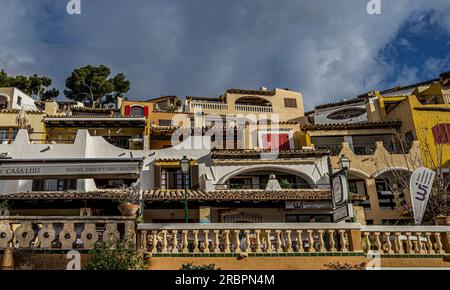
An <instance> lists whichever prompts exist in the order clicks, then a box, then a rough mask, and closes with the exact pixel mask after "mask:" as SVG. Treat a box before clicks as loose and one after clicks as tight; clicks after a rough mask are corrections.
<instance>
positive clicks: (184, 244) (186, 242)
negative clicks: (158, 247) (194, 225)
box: [182, 230, 189, 253]
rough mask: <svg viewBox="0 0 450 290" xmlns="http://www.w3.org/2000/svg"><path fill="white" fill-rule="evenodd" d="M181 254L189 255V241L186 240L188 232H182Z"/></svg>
mask: <svg viewBox="0 0 450 290" xmlns="http://www.w3.org/2000/svg"><path fill="white" fill-rule="evenodd" d="M182 233H183V253H189V247H188V245H189V240H188V234H189V231H188V230H183V231H182Z"/></svg>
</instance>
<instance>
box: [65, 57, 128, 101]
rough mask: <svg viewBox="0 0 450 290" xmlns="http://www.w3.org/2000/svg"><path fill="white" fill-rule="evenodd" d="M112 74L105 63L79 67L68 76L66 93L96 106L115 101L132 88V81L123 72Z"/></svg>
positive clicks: (69, 96) (73, 98) (70, 96)
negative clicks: (112, 75)
mask: <svg viewBox="0 0 450 290" xmlns="http://www.w3.org/2000/svg"><path fill="white" fill-rule="evenodd" d="M110 74H111V70H110V69H109V68H108V67H106V66H104V65H99V66H98V67H97V66H93V65H87V66H84V67H80V68H77V69H75V70H73V72H72V74H71V75H70V77H69V78H67V80H66V87H67V89H66V90H64V94H65V95H66V97H67V98H68V99H71V100H74V101H77V102H83V103H85V104H87V105H89V106H92V107H94V108H95V107H103V106H106V105H108V104H111V103H115V101H116V99H117V98H118V97H121V96H122V95H123V94H125V93H126V92H128V91H129V90H130V81H128V80H127V79H126V77H125V75H124V74H123V73H119V74H117V75H116V76H114V77H112V78H110Z"/></svg>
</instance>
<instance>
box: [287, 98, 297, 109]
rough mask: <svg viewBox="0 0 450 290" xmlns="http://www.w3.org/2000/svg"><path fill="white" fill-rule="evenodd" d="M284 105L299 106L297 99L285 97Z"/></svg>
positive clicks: (289, 106) (288, 106)
mask: <svg viewBox="0 0 450 290" xmlns="http://www.w3.org/2000/svg"><path fill="white" fill-rule="evenodd" d="M284 106H285V107H286V108H297V99H288V98H285V99H284Z"/></svg>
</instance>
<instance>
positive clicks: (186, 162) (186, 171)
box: [180, 156, 190, 223]
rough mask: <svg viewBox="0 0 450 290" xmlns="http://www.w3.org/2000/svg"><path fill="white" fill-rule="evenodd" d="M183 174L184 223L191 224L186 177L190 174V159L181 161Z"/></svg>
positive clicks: (185, 158) (184, 158) (184, 157)
mask: <svg viewBox="0 0 450 290" xmlns="http://www.w3.org/2000/svg"><path fill="white" fill-rule="evenodd" d="M180 166H181V174H182V175H183V185H184V222H185V223H189V212H188V200H187V188H186V187H187V184H186V176H187V175H188V174H189V167H190V164H189V159H187V157H186V156H183V158H181V160H180Z"/></svg>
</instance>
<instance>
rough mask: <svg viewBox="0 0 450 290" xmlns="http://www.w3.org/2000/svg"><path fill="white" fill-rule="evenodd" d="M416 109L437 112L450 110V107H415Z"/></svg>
mask: <svg viewBox="0 0 450 290" xmlns="http://www.w3.org/2000/svg"><path fill="white" fill-rule="evenodd" d="M414 110H417V111H437V112H450V107H416V108H414Z"/></svg>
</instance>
